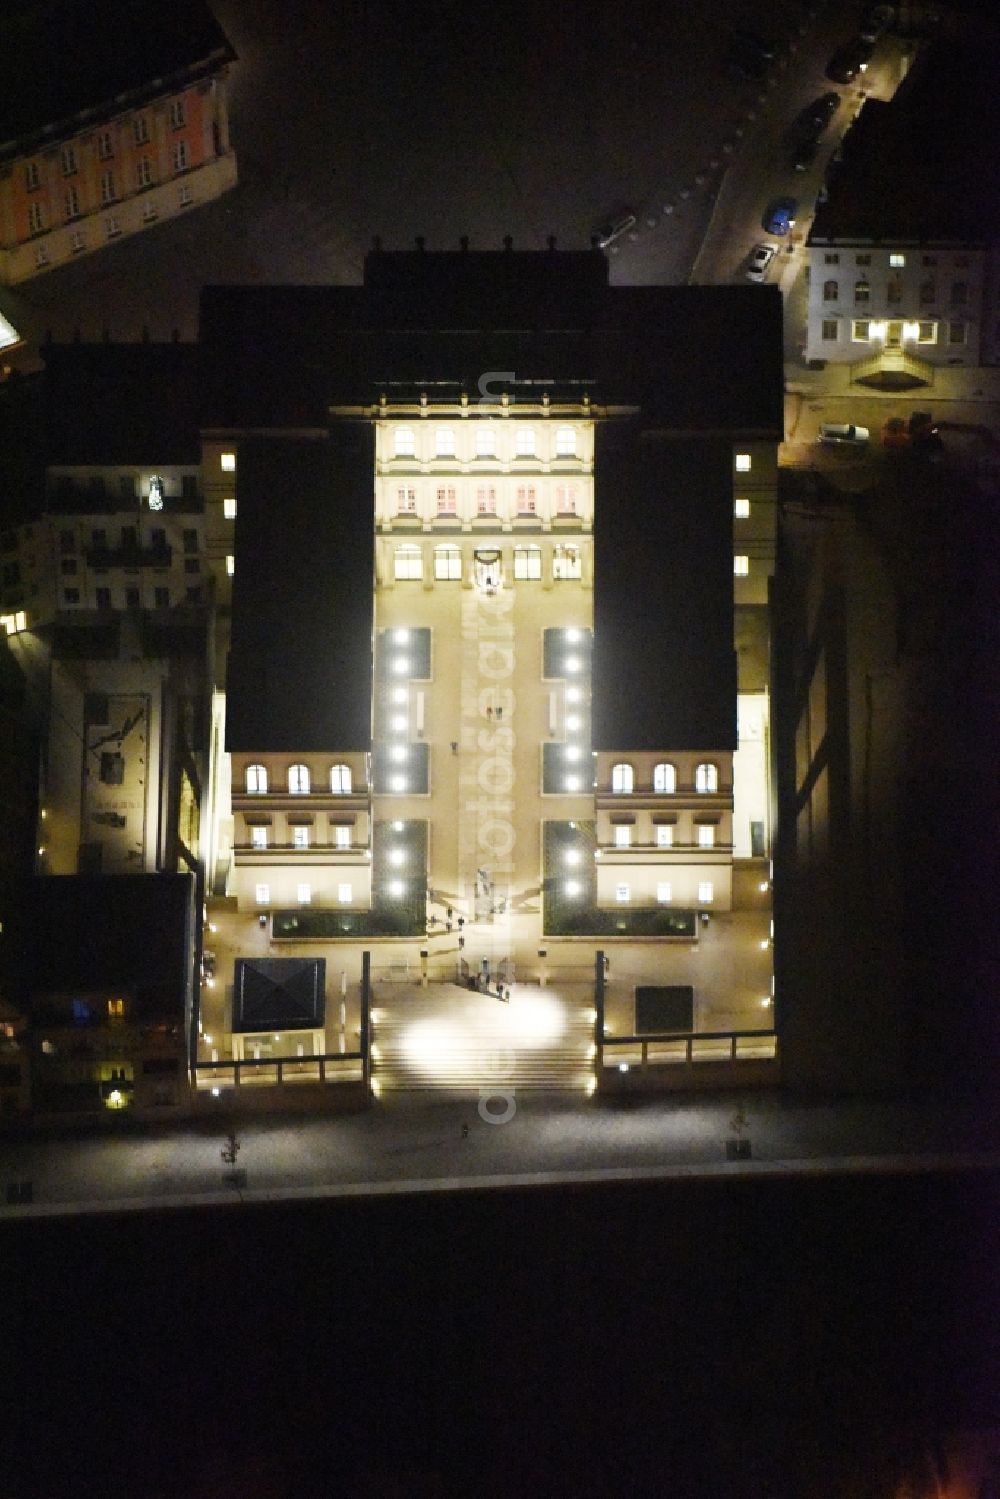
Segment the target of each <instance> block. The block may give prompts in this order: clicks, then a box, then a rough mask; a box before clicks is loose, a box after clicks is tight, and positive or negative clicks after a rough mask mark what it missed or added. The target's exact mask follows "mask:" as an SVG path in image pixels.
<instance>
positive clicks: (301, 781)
mask: <svg viewBox="0 0 1000 1499" xmlns="http://www.w3.org/2000/svg"><path fill="white" fill-rule="evenodd" d="M311 785H312V777H311V776H310V774H309V767H308V765H302V764H297V765H289V767H288V790H289V791H290V792H291V794H292V796H308V794H309V789H310V786H311Z"/></svg>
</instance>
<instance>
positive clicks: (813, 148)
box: [792, 136, 819, 172]
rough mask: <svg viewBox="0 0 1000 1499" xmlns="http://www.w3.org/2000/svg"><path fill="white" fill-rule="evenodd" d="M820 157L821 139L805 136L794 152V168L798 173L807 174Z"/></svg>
mask: <svg viewBox="0 0 1000 1499" xmlns="http://www.w3.org/2000/svg"><path fill="white" fill-rule="evenodd" d="M818 155H819V137H818V136H803V138H802V139H801V140H800V141H799V142H798V144H797V145H796V146H795V147H794V149H793V151H792V166H793V167H794V168H795V170H796V171H797V172H806V171H808V170H809V168H810V167H811V166H812V164H813V162H814V161H815V160H816V157H817V156H818Z"/></svg>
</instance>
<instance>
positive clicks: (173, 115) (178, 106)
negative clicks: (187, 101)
mask: <svg viewBox="0 0 1000 1499" xmlns="http://www.w3.org/2000/svg"><path fill="white" fill-rule="evenodd" d="M183 124H184V100H183V99H172V100H171V101H170V128H171V130H180V128H181V126H182V125H183Z"/></svg>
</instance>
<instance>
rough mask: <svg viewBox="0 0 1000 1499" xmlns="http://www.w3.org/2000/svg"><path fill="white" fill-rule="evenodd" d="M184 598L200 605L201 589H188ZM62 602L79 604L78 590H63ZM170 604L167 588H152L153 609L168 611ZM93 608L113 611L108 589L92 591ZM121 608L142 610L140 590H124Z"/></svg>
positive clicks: (113, 605) (112, 602)
mask: <svg viewBox="0 0 1000 1499" xmlns="http://www.w3.org/2000/svg"><path fill="white" fill-rule="evenodd" d="M186 596H187V601H188V603H191V604H197V603H200V602H201V588H200V587H197V586H195V587H192V588H188V590H187V595H186ZM62 601H63V603H64V604H70V605H73V604H79V603H80V602H81V597H80V590H79V588H64V589H63V592H62ZM170 604H171V599H170V589H169V588H154V589H153V608H154V609H169V608H170ZM94 607H95V608H97V609H113V608H114V607H115V603H114V599H113V597H112V594H111V589H110V588H95V589H94ZM122 607H124V608H125V609H141V608H142V591H141V589H138V588H126V589H125V590H124V593H123V605H122Z"/></svg>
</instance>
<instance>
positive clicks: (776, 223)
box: [761, 198, 799, 234]
mask: <svg viewBox="0 0 1000 1499" xmlns="http://www.w3.org/2000/svg"><path fill="white" fill-rule="evenodd" d="M798 206H799V205H798V203H797V202H796V200H795V199H794V198H777V199H775V201H774V202H773V203H772V204H771V206H770V208H769V209H768V210H767V212H766V213H765V215H764V217H763V219H762V221H761V222H762V223H763V225H764V228H765V229H766V231H767V233H768V234H788V233H789V231H790V230H791V228H792V226H793V225H794V223H795V214H796V212H797V210H798Z"/></svg>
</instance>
